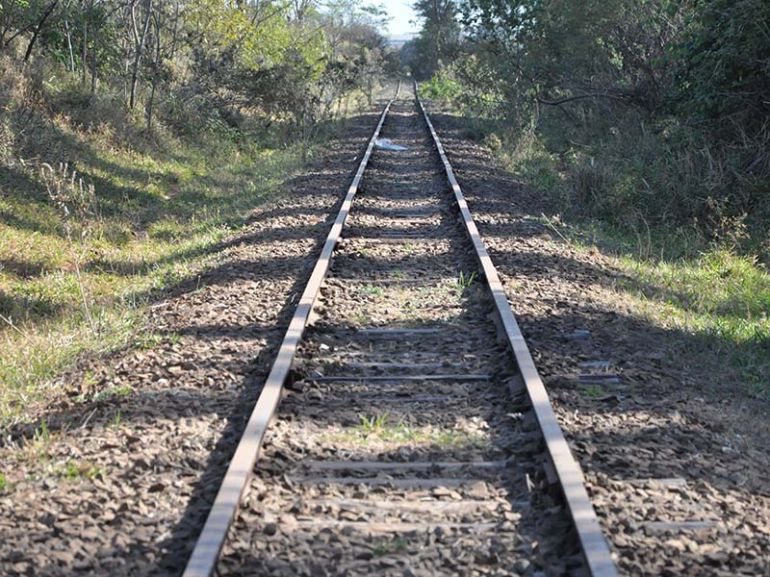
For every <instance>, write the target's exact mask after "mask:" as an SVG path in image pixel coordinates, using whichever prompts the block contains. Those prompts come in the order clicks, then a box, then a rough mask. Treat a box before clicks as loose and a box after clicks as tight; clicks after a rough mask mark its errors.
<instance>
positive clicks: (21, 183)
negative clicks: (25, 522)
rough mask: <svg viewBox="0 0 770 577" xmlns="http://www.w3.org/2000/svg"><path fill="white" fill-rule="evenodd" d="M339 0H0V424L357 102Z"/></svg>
mask: <svg viewBox="0 0 770 577" xmlns="http://www.w3.org/2000/svg"><path fill="white" fill-rule="evenodd" d="M359 4H360V3H356V2H352V1H344V0H340V1H335V2H326V3H320V2H313V1H303V2H293V3H287V2H258V3H249V4H246V3H238V4H227V3H226V4H220V3H212V2H207V1H206V0H193V1H191V2H180V1H177V2H171V1H163V2H153V1H152V0H150V1H148V2H145V1H122V0H107V1H104V2H85V1H83V2H81V1H78V0H73V1H67V2H62V1H58V2H57V1H53V2H50V3H43V2H29V3H27V2H17V1H16V0H10V1H6V0H2V3H1V4H0V425H2V426H7V425H9V424H11V423H13V422H14V421H15V420H17V419H19V418H22V417H23V415H24V413H25V411H27V410H29V409H30V408H31V407H34V404H35V403H37V402H39V401H41V400H43V399H45V398H46V395H47V393H48V392H49V391H50V390H52V389H53V388H55V385H54V384H53V383H54V380H53V379H54V377H55V376H57V375H58V374H59V373H61V371H63V370H65V369H66V368H68V367H70V366H72V365H73V363H74V362H76V360H77V359H78V358H79V357H81V356H82V355H98V354H102V353H105V352H107V351H111V350H115V349H119V348H123V347H128V346H152V345H153V344H154V343H156V342H157V341H158V339H159V338H160V337H159V336H157V335H153V334H152V333H151V332H148V331H147V330H146V328H145V326H144V325H145V320H144V319H145V310H146V307H147V305H149V304H151V302H152V301H153V299H156V298H157V296H158V295H159V294H162V291H163V289H165V288H167V287H169V286H173V285H174V284H175V283H176V282H178V281H179V280H181V279H182V278H187V277H189V276H191V275H194V274H195V271H196V270H197V269H199V268H200V267H201V266H202V263H203V262H204V260H205V258H206V257H207V255H208V254H209V253H210V252H211V251H212V250H213V247H215V246H216V244H217V242H218V241H220V240H222V239H223V238H224V237H226V236H228V235H231V234H233V233H234V232H235V231H237V229H238V228H239V227H241V226H243V225H244V224H245V223H246V220H247V217H248V215H249V213H250V211H251V210H252V209H253V208H254V207H256V206H258V205H259V204H261V203H263V202H264V201H265V200H266V199H268V198H269V197H270V196H271V195H275V194H276V192H277V191H278V190H280V187H281V183H282V182H283V181H285V180H286V179H287V178H288V177H290V176H291V175H293V174H295V173H297V171H299V170H300V169H301V168H302V167H303V166H304V164H305V163H306V162H307V161H308V160H310V159H312V157H313V156H314V154H315V152H316V151H317V150H318V149H319V147H320V145H321V144H323V142H325V141H326V140H327V139H328V138H329V137H330V136H332V135H333V134H335V133H337V132H338V131H339V130H340V129H342V128H343V125H344V123H345V122H346V120H345V119H346V118H348V117H349V116H350V114H353V113H354V112H357V111H359V110H361V109H362V108H363V107H365V106H367V105H368V104H370V103H371V102H372V99H373V98H374V95H375V92H376V91H377V90H378V87H379V83H380V81H381V80H382V79H383V78H384V77H385V75H386V74H387V71H388V70H389V66H391V64H392V63H393V60H394V59H393V55H392V54H391V53H390V52H389V51H388V50H387V47H386V43H385V40H384V38H383V37H382V36H381V35H380V33H379V31H378V30H379V29H381V27H382V23H383V20H382V13H381V12H380V11H378V10H377V9H374V8H367V7H361V6H360V5H359Z"/></svg>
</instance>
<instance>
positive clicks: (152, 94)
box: [147, 14, 161, 132]
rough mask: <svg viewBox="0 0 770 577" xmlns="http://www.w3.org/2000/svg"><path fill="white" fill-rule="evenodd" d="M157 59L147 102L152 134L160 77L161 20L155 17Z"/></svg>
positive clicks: (155, 59) (154, 59)
mask: <svg viewBox="0 0 770 577" xmlns="http://www.w3.org/2000/svg"><path fill="white" fill-rule="evenodd" d="M154 20H155V57H154V58H153V62H152V89H151V90H150V100H149V101H148V102H147V131H148V132H152V113H153V108H154V106H155V92H156V90H157V88H158V80H159V76H160V40H161V38H160V31H161V22H160V18H159V17H158V16H157V14H156V16H155V19H154Z"/></svg>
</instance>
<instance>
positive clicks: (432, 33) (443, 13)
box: [414, 0, 460, 78]
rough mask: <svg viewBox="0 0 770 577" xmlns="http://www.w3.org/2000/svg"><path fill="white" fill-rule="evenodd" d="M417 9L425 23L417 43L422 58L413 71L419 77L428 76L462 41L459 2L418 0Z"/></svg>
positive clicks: (445, 60) (447, 61) (448, 61)
mask: <svg viewBox="0 0 770 577" xmlns="http://www.w3.org/2000/svg"><path fill="white" fill-rule="evenodd" d="M414 10H415V12H417V14H418V16H419V17H420V19H421V20H422V22H423V25H422V30H421V32H420V35H419V38H418V39H417V40H416V42H415V48H416V51H417V52H418V53H419V54H420V59H419V61H417V62H416V63H415V64H416V66H415V71H414V72H415V73H416V75H417V76H418V77H420V78H429V77H430V76H432V75H433V73H434V72H435V71H436V70H438V69H439V68H440V67H441V66H442V65H443V64H448V63H450V62H451V61H452V60H453V59H454V57H455V56H456V54H457V50H458V47H459V41H460V23H459V21H458V16H459V10H458V3H457V2H455V1H454V0H417V1H416V2H415V3H414Z"/></svg>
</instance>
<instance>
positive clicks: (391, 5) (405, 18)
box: [382, 0, 419, 36]
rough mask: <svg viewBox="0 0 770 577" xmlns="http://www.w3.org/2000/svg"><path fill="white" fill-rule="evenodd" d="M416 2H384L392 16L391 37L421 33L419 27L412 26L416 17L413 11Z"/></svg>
mask: <svg viewBox="0 0 770 577" xmlns="http://www.w3.org/2000/svg"><path fill="white" fill-rule="evenodd" d="M412 2H414V0H388V1H385V2H382V4H383V5H384V6H385V8H386V9H387V11H388V14H390V17H391V21H390V24H389V25H388V29H389V31H390V35H391V36H404V35H406V34H415V33H417V32H418V31H419V26H418V25H415V24H410V23H409V21H410V20H414V19H415V18H416V15H415V13H414V10H412Z"/></svg>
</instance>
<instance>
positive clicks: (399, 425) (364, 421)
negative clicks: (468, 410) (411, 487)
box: [328, 413, 488, 450]
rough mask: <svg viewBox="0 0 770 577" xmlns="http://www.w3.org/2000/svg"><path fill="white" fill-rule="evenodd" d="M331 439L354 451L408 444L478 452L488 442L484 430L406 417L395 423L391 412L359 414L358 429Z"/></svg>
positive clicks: (342, 431) (338, 434)
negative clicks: (420, 422)
mask: <svg viewBox="0 0 770 577" xmlns="http://www.w3.org/2000/svg"><path fill="white" fill-rule="evenodd" d="M328 440H329V441H332V442H336V443H343V444H346V445H350V446H351V447H354V448H363V447H372V446H376V447H385V448H387V447H391V448H392V447H397V446H401V445H409V446H421V447H433V448H436V449H439V450H447V449H452V450H462V449H479V448H483V447H484V446H485V445H486V444H487V443H488V437H487V434H486V432H485V431H484V430H483V429H482V428H478V427H473V426H467V427H464V426H456V427H453V428H446V427H436V426H432V425H424V426H415V425H411V424H410V423H409V422H408V421H407V420H406V419H403V418H402V419H398V420H394V419H393V418H392V416H391V415H390V414H388V413H381V414H376V415H359V424H358V425H357V426H355V427H352V428H349V429H343V430H340V431H336V432H334V433H331V434H330V435H329V439H328Z"/></svg>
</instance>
